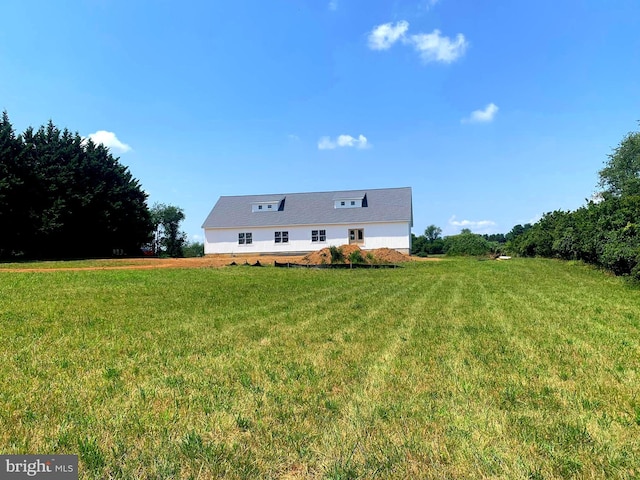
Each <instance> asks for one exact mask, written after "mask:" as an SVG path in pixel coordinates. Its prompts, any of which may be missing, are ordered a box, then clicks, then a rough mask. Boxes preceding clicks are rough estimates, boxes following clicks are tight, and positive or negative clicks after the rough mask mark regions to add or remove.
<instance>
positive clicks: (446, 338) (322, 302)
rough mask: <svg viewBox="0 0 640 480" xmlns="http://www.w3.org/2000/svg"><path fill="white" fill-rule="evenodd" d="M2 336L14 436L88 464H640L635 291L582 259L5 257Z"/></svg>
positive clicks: (529, 472) (249, 470)
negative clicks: (251, 263) (340, 265)
mask: <svg viewBox="0 0 640 480" xmlns="http://www.w3.org/2000/svg"><path fill="white" fill-rule="evenodd" d="M83 265H84V264H83ZM23 266H27V265H23ZM0 344H1V345H2V348H1V349H0V365H1V368H0V453H3V454H10V453H71V454H78V455H79V456H80V471H81V475H80V477H81V478H121V479H125V478H126V479H128V478H141V479H142V478H144V479H146V478H202V479H204V478H217V477H226V478H251V479H253V478H326V479H336V480H337V479H354V478H396V479H406V478H441V479H448V478H486V477H491V478H505V479H507V478H508V479H527V478H528V479H543V478H545V479H547V478H572V477H574V478H637V477H638V476H640V375H639V373H640V290H637V289H633V288H631V287H628V286H626V285H625V284H624V283H623V282H622V281H621V280H620V279H617V278H614V277H611V276H607V275H606V274H604V273H602V272H598V271H596V270H593V269H590V268H587V267H584V266H582V265H578V264H572V263H563V262H557V261H550V260H520V259H514V260H510V261H506V262H496V261H477V260H468V259H455V260H451V259H445V260H443V261H440V262H425V263H418V262H416V263H411V264H408V265H407V266H406V267H405V268H402V269H395V270H394V269H392V270H319V271H316V270H297V269H276V268H271V267H265V268H252V267H234V268H224V269H206V268H202V269H162V270H104V271H99V270H98V271H53V272H46V273H18V272H2V273H0Z"/></svg>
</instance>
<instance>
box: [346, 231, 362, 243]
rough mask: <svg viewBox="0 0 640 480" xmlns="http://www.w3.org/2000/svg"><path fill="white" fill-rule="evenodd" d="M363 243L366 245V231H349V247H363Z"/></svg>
mask: <svg viewBox="0 0 640 480" xmlns="http://www.w3.org/2000/svg"><path fill="white" fill-rule="evenodd" d="M363 243H364V229H363V228H350V229H349V245H352V244H356V245H361V244H363Z"/></svg>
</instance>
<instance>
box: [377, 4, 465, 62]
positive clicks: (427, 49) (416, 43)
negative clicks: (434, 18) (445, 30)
mask: <svg viewBox="0 0 640 480" xmlns="http://www.w3.org/2000/svg"><path fill="white" fill-rule="evenodd" d="M436 2H437V0H429V1H428V2H427V4H426V5H427V6H433V5H435V4H436ZM408 30H409V22H407V21H405V20H401V21H399V22H396V23H395V24H394V23H392V22H389V23H383V24H382V25H378V26H377V27H374V29H373V30H371V32H369V36H368V43H369V48H370V49H371V50H388V49H389V48H391V47H392V46H393V44H394V43H396V42H398V41H401V42H402V43H403V44H405V45H411V46H413V48H414V49H415V50H416V52H418V54H419V55H420V57H421V58H422V60H423V61H424V62H425V63H428V62H442V63H452V62H454V61H456V60H457V59H458V58H460V57H461V56H462V55H464V52H465V51H466V50H467V47H468V46H469V42H467V40H466V39H465V38H464V35H463V34H461V33H459V34H458V35H456V38H455V40H452V39H451V38H449V37H444V36H442V34H441V32H440V30H434V31H433V32H431V33H418V34H416V35H411V36H410V37H407V36H406V33H407V31H408Z"/></svg>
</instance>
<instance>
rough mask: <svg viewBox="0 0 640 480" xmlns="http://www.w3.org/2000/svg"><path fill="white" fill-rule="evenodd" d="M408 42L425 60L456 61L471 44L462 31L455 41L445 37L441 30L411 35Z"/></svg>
mask: <svg viewBox="0 0 640 480" xmlns="http://www.w3.org/2000/svg"><path fill="white" fill-rule="evenodd" d="M407 42H408V43H410V44H412V45H413V47H414V48H415V49H416V51H417V52H418V53H419V54H420V57H421V58H422V60H423V61H424V62H442V63H451V62H454V61H456V60H457V59H458V58H460V57H461V56H462V55H464V52H465V51H466V50H467V47H468V46H469V43H468V42H467V41H466V40H465V38H464V35H462V34H461V33H459V34H458V35H457V36H456V39H455V41H453V40H451V39H450V38H449V37H443V36H442V35H441V34H440V30H434V31H433V32H431V33H419V34H417V35H411V37H410V38H409V40H407Z"/></svg>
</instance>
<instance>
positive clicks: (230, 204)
mask: <svg viewBox="0 0 640 480" xmlns="http://www.w3.org/2000/svg"><path fill="white" fill-rule="evenodd" d="M365 197H366V207H357V208H335V201H336V200H341V199H344V200H347V199H348V200H352V199H358V198H359V199H364V198H365ZM261 202H265V203H266V202H279V204H280V205H281V206H282V208H281V209H279V210H275V211H261V212H252V205H255V204H256V203H261ZM372 222H409V224H410V225H413V212H412V204H411V187H403V188H379V189H373V190H344V191H333V192H313V193H286V194H285V193H282V194H270V195H242V196H230V197H220V198H219V199H218V201H217V203H216V204H215V206H214V207H213V210H211V213H210V214H209V216H208V217H207V219H206V220H205V221H204V224H203V225H202V228H235V227H272V226H273V227H276V226H288V225H334V224H349V223H372Z"/></svg>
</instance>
